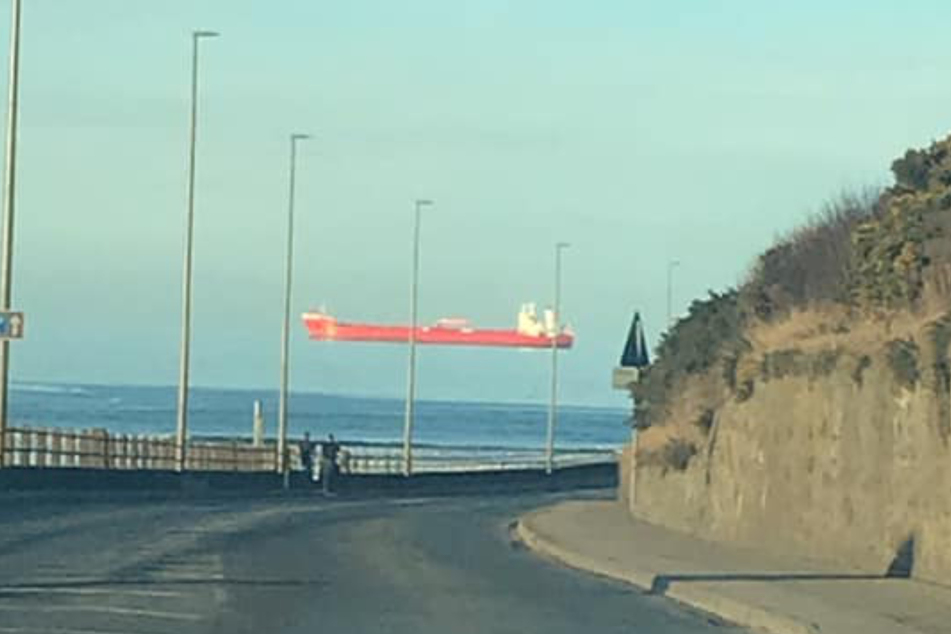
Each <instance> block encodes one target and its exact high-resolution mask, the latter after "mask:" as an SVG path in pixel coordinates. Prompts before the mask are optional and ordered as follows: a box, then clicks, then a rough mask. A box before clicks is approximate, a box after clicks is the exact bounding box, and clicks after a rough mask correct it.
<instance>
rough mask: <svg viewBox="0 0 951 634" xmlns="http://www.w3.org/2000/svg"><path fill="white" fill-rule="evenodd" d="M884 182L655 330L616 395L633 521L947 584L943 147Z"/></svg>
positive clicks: (950, 513)
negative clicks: (631, 407)
mask: <svg viewBox="0 0 951 634" xmlns="http://www.w3.org/2000/svg"><path fill="white" fill-rule="evenodd" d="M893 171H894V173H895V176H896V183H895V185H894V186H893V187H891V188H889V189H887V190H885V191H884V192H883V193H881V194H880V195H879V194H876V195H875V196H873V197H867V198H866V199H865V200H856V199H849V200H843V201H841V202H840V203H838V204H837V206H836V205H833V207H832V208H831V209H828V210H826V212H825V215H823V216H822V217H820V218H818V219H814V220H813V221H812V222H811V223H810V224H809V225H807V226H806V227H805V228H803V229H801V230H799V231H797V232H794V233H793V234H791V235H790V236H788V237H787V238H785V239H783V240H781V241H780V242H779V243H778V244H777V245H775V246H774V247H772V248H771V249H769V250H767V251H766V252H764V254H763V255H762V256H761V257H760V258H759V259H758V261H757V264H756V266H755V267H754V270H753V272H752V273H751V275H750V278H749V279H748V280H747V281H746V282H744V284H743V285H741V286H740V287H739V288H738V289H736V290H730V291H728V292H726V293H723V294H715V293H713V294H711V295H710V297H709V298H707V299H704V300H698V301H697V302H694V304H693V305H692V306H691V308H690V312H689V315H688V316H687V317H685V318H684V319H682V320H680V322H679V323H678V324H677V325H676V326H675V327H674V328H673V329H672V330H671V332H669V333H667V334H666V335H665V338H664V339H663V341H662V342H661V344H660V346H659V348H658V358H657V359H656V361H655V363H654V365H653V366H652V367H651V368H649V369H648V371H646V372H645V373H644V374H643V377H644V378H643V379H642V381H641V383H640V384H639V385H638V386H636V388H635V390H634V397H635V402H636V412H635V420H636V424H637V426H638V428H639V432H638V434H637V438H638V439H637V447H636V450H635V449H632V448H629V449H628V451H627V452H625V456H624V460H623V463H624V464H623V468H622V474H621V475H622V485H621V497H622V499H623V500H624V501H625V503H627V504H628V505H630V506H631V507H632V509H633V510H634V511H635V512H637V513H638V514H640V515H643V516H646V517H647V518H649V519H651V520H652V521H654V522H657V523H660V524H664V525H668V526H673V527H676V528H679V529H682V530H685V531H688V532H690V533H694V534H697V535H701V536H704V537H707V538H710V539H714V540H726V541H733V542H738V543H750V544H756V545H758V546H766V547H771V548H776V549H792V550H794V551H796V552H798V553H800V554H804V555H807V556H815V557H817V558H822V559H827V560H833V561H839V562H842V563H843V564H845V565H849V566H854V567H858V568H862V569H866V570H869V571H875V572H885V571H886V570H888V569H889V568H891V570H892V572H895V573H903V572H910V574H911V575H912V576H915V577H917V578H920V579H926V580H930V581H935V582H939V583H943V584H951V361H949V357H951V310H949V309H951V140H945V141H941V142H939V143H935V144H934V145H933V146H932V147H931V148H929V149H927V150H922V151H910V152H909V153H908V154H906V155H905V156H904V157H903V158H901V159H899V160H898V161H896V162H895V164H894V165H893Z"/></svg>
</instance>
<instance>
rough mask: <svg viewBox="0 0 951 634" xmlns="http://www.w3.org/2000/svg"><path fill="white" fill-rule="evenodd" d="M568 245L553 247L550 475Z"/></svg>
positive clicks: (547, 447) (547, 464)
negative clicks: (564, 260)
mask: <svg viewBox="0 0 951 634" xmlns="http://www.w3.org/2000/svg"><path fill="white" fill-rule="evenodd" d="M569 246H571V245H570V244H568V243H567V242H559V243H557V244H556V245H555V307H554V313H555V314H554V322H555V323H554V331H553V332H551V333H549V336H550V337H551V401H550V402H549V404H548V437H547V441H546V443H545V473H547V474H549V475H551V472H552V470H553V469H554V466H555V422H556V418H557V408H558V335H559V333H560V330H561V252H562V251H564V250H565V249H567V248H568V247H569Z"/></svg>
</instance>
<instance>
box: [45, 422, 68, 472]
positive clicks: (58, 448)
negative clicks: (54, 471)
mask: <svg viewBox="0 0 951 634" xmlns="http://www.w3.org/2000/svg"><path fill="white" fill-rule="evenodd" d="M46 446H47V447H48V448H49V452H50V453H49V459H48V460H47V461H46V464H47V465H49V466H50V467H62V466H65V465H64V464H63V460H64V459H65V458H66V455H65V454H64V452H63V431H62V430H60V429H52V430H49V436H48V437H47V441H46Z"/></svg>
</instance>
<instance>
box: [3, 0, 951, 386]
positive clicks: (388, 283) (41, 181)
mask: <svg viewBox="0 0 951 634" xmlns="http://www.w3.org/2000/svg"><path fill="white" fill-rule="evenodd" d="M24 4H25V5H26V6H25V10H24V15H23V49H22V53H23V62H22V84H21V85H22V102H21V116H22V120H21V123H22V125H21V138H20V141H21V154H20V177H21V180H20V188H19V192H18V193H19V198H18V200H19V217H18V219H17V236H16V238H17V246H16V253H15V271H16V280H15V285H14V299H15V304H16V306H17V307H19V308H22V309H23V310H25V311H26V312H27V314H28V318H27V319H28V337H27V340H26V341H23V342H19V343H17V344H15V346H14V351H13V358H12V363H13V373H14V378H15V379H16V380H20V381H34V380H52V381H77V382H80V381H81V382H116V381H121V382H132V383H154V384H174V383H175V382H176V380H177V363H178V346H177V344H178V332H179V330H178V329H179V314H180V313H179V311H180V277H181V275H180V272H181V249H182V231H183V214H184V198H185V162H184V159H185V151H186V133H187V130H186V123H187V95H188V81H189V76H188V72H189V52H190V51H189V32H190V31H191V30H192V29H194V28H214V29H218V30H220V31H221V32H222V34H223V37H222V38H220V39H219V40H215V41H210V42H207V43H206V45H205V46H204V48H203V59H202V102H201V130H200V144H199V164H198V178H199V181H198V202H197V224H196V236H195V245H196V258H195V273H196V278H195V280H196V282H195V305H194V306H195V328H194V347H193V355H194V356H193V359H194V365H193V378H194V382H195V383H196V384H200V385H215V386H264V387H266V386H271V385H275V386H276V384H277V377H278V352H279V334H280V310H281V304H280V298H281V274H282V273H281V266H282V257H283V232H284V221H285V204H286V202H285V196H286V193H285V189H286V178H287V176H286V170H287V165H286V162H287V159H286V148H287V135H288V134H289V133H290V132H291V131H294V130H302V131H308V132H312V133H314V134H315V135H316V137H317V138H316V140H314V141H313V142H311V143H309V144H307V145H304V146H302V148H301V156H300V180H299V183H300V188H299V217H298V229H299V232H298V242H297V245H298V251H297V253H298V259H297V267H296V271H297V285H296V291H295V295H294V300H293V305H294V312H295V316H296V315H297V314H298V313H300V312H302V311H303V310H305V309H307V308H308V307H309V306H312V305H318V304H322V303H323V304H326V305H327V306H328V307H329V308H330V309H331V310H333V311H334V312H335V313H337V314H338V315H339V316H340V317H342V318H353V319H367V320H392V321H405V319H406V316H407V312H408V281H409V279H408V278H409V256H410V250H409V249H410V245H409V238H410V233H411V227H410V219H411V214H412V200H413V199H414V198H415V197H418V196H426V197H430V198H433V199H435V200H436V201H437V206H436V207H435V208H434V209H432V210H430V211H429V212H428V213H427V215H426V218H425V225H424V228H423V275H422V285H423V286H422V291H421V315H422V318H423V320H425V321H430V320H434V319H436V318H438V317H440V316H442V315H447V314H452V315H466V316H469V317H470V318H471V319H472V320H473V321H475V322H476V323H479V324H485V325H504V324H508V323H514V318H515V312H516V311H517V309H518V305H519V304H520V303H521V302H522V301H527V300H531V299H535V300H537V301H539V302H541V303H544V302H548V301H550V297H551V292H552V290H551V286H552V283H551V277H552V273H551V271H552V245H553V243H554V242H555V241H557V240H568V241H570V242H572V244H573V247H572V249H571V250H570V251H568V252H567V253H566V259H565V277H564V301H565V314H566V316H567V318H568V319H569V320H570V321H571V323H572V324H573V325H574V327H575V329H576V330H577V333H578V342H577V346H576V349H575V350H573V351H571V352H570V353H568V354H566V355H565V356H564V357H563V359H564V363H563V368H564V372H563V375H564V381H563V397H564V399H565V400H566V401H570V402H584V403H614V404H623V403H624V399H623V397H622V396H620V395H618V394H614V393H612V392H611V391H610V389H609V376H610V374H609V373H610V369H611V367H612V366H613V364H614V363H615V362H616V359H617V356H618V355H619V353H620V349H621V346H622V344H623V341H624V337H625V335H626V329H627V326H628V323H629V320H630V316H631V312H632V310H633V309H634V308H640V309H641V310H642V311H643V312H644V313H645V317H646V326H647V329H648V335H649V337H650V339H651V341H652V342H653V341H655V340H656V336H657V333H658V330H659V329H660V328H661V326H662V322H663V320H664V312H665V305H664V297H665V289H664V277H665V266H666V262H667V261H668V259H670V258H676V259H679V260H680V261H681V262H682V266H681V267H680V269H679V270H678V272H677V276H676V291H675V296H676V307H677V309H678V310H682V309H683V308H684V307H685V306H686V304H687V303H688V302H689V300H690V298H692V297H694V296H697V295H699V294H702V293H704V292H705V291H706V289H708V288H717V289H719V288H722V287H724V286H727V285H730V284H733V283H735V282H736V281H737V280H738V279H740V278H741V276H742V275H743V272H744V271H745V270H746V268H747V267H748V265H749V264H750V262H751V260H752V258H753V257H754V256H755V254H756V253H757V252H759V251H760V250H762V249H763V248H764V247H766V246H767V245H768V243H769V242H770V240H771V239H772V238H773V237H774V236H775V235H776V234H777V232H780V231H783V230H785V229H788V228H789V227H791V226H793V225H794V224H796V223H797V222H798V221H800V220H801V219H802V218H803V217H804V215H805V214H807V213H808V212H810V211H812V210H814V209H816V208H817V207H818V206H820V204H821V202H822V201H823V200H824V199H825V198H827V197H828V196H830V195H832V194H834V193H835V192H837V191H838V190H840V189H841V188H843V187H861V186H864V185H868V184H882V183H885V182H887V178H888V171H887V168H888V165H889V163H890V161H891V160H892V159H893V158H894V157H895V156H897V155H898V154H900V153H901V152H903V151H904V149H905V148H906V147H909V146H920V145H925V144H927V143H929V142H930V141H931V140H932V139H934V138H937V137H940V136H943V135H944V134H945V133H946V132H947V130H948V128H949V124H951V81H949V80H948V72H947V69H948V68H951V48H949V47H948V46H947V45H946V40H947V38H946V25H947V24H948V23H949V22H948V21H949V19H951V4H948V3H947V2H938V1H933V2H928V1H916V2H915V3H914V4H913V6H912V4H911V3H907V2H897V1H895V2H881V1H880V2H875V1H870V0H862V1H859V0H852V1H844V0H843V1H841V2H836V3H834V4H835V6H831V5H832V4H833V3H830V2H819V1H801V2H796V3H773V2H770V3H766V2H762V1H761V0H756V1H754V0H744V1H734V2H726V1H715V0H709V1H706V2H702V1H699V0H695V1H693V2H686V1H684V2H679V3H674V2H636V1H631V0H628V1H623V2H622V1H602V2H556V1H552V0H547V1H541V0H538V1H523V2H512V1H511V0H508V1H502V0H478V1H475V0H473V1H470V2H463V1H459V2H445V1H443V0H401V1H399V2H396V1H391V2H383V1H377V2H370V1H367V0H348V1H347V2H323V1H317V0H293V1H292V0H283V1H280V2H277V1H273V2H264V1H257V2H250V1H243V2H239V1H237V0H204V1H198V0H163V1H162V2H145V1H130V0H88V1H83V2H79V1H75V2H74V1H72V0H28V1H27V2H25V3H24ZM0 10H2V24H3V26H2V30H0V37H2V45H3V51H4V52H5V50H6V43H7V41H8V40H7V37H8V33H7V22H8V20H7V16H8V15H9V2H0ZM4 60H5V53H4ZM5 73H6V64H5V62H4V64H3V69H2V71H0V81H2V82H3V83H2V84H0V85H3V86H5V85H6V74H5ZM292 345H293V347H292V354H293V385H294V387H295V388H296V389H307V390H326V391H332V392H349V393H381V394H386V395H400V394H402V392H403V385H404V371H405V368H404V366H405V351H404V350H403V349H402V348H399V347H373V346H354V345H340V344H338V345H332V346H328V345H319V344H315V343H309V342H307V340H306V336H305V332H304V329H303V327H302V326H301V325H300V324H299V322H297V321H296V320H295V331H294V340H293V344H292ZM547 367H548V366H547V357H546V356H545V355H543V354H538V353H527V352H519V351H512V350H457V349H432V348H427V349H424V350H423V351H422V355H421V368H420V381H421V383H420V396H421V397H423V398H452V397H465V398H475V399H488V400H509V399H517V400H542V399H544V398H546V393H547V383H546V372H547Z"/></svg>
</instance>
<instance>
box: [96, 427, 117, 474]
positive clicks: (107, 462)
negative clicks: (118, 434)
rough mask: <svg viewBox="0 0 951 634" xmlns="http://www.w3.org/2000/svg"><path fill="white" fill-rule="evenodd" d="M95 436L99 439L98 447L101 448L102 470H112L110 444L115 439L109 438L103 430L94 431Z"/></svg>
mask: <svg viewBox="0 0 951 634" xmlns="http://www.w3.org/2000/svg"><path fill="white" fill-rule="evenodd" d="M95 433H96V436H97V437H98V438H99V445H100V446H101V447H102V453H101V454H100V455H101V456H102V466H103V468H104V469H111V468H112V453H113V447H112V444H113V442H114V441H115V437H114V436H113V437H110V436H109V432H108V431H106V430H105V429H97V430H95Z"/></svg>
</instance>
